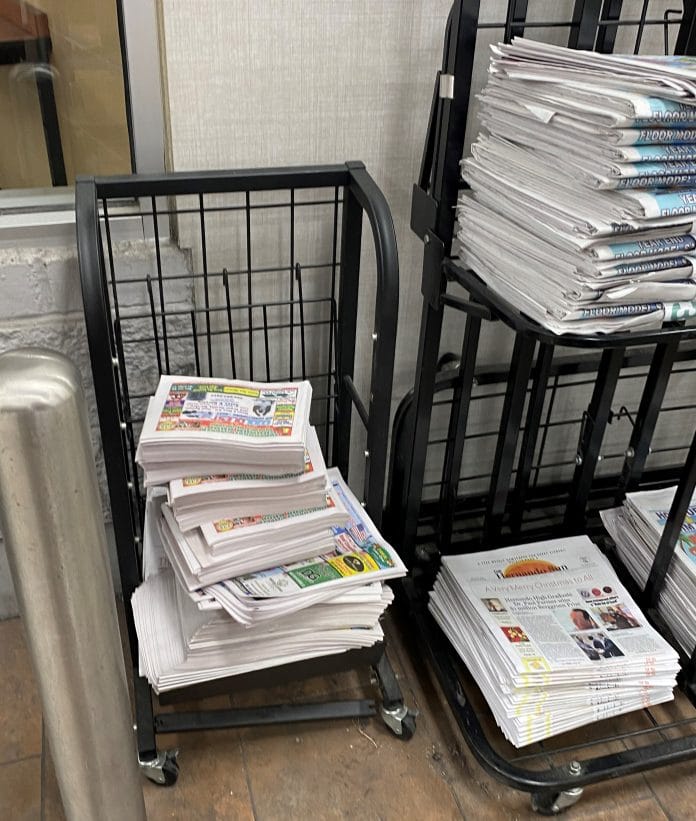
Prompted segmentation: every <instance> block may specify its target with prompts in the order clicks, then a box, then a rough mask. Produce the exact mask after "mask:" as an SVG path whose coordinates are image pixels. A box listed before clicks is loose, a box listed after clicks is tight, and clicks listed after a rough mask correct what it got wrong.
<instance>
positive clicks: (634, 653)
mask: <svg viewBox="0 0 696 821" xmlns="http://www.w3.org/2000/svg"><path fill="white" fill-rule="evenodd" d="M429 608H430V611H431V612H432V614H433V616H434V618H435V619H436V620H437V622H438V623H439V625H440V626H441V628H442V630H443V631H444V632H445V634H446V635H447V637H448V638H449V640H450V641H451V643H452V645H453V646H454V648H455V649H456V650H457V652H458V653H459V655H460V656H461V658H462V659H463V661H464V662H465V664H466V665H467V667H468V668H469V670H470V671H471V674H472V675H473V677H474V679H475V680H476V682H477V683H478V685H479V687H480V688H481V691H482V693H483V695H484V696H485V698H486V700H487V701H488V704H489V705H490V707H491V710H492V712H493V715H494V716H495V719H496V721H497V722H498V724H499V726H500V727H501V729H502V730H503V732H504V734H505V736H506V737H507V738H508V739H509V741H510V742H511V743H512V744H514V745H515V746H516V747H522V746H525V745H527V744H531V743H533V742H536V741H540V740H542V739H544V738H548V737H549V736H553V735H556V734H558V733H561V732H564V731H566V730H570V729H573V728H575V727H579V726H582V725H584V724H588V723H590V722H592V721H597V720H599V719H603V718H608V717H610V716H615V715H619V714H621V713H626V712H629V711H631V710H635V709H638V708H641V707H647V706H650V705H653V704H660V703H662V702H665V701H669V700H671V699H672V698H673V689H674V686H675V683H676V674H677V671H678V665H679V659H678V655H677V653H676V652H675V651H674V649H673V648H672V647H670V645H669V644H668V643H667V642H666V641H665V640H664V639H663V638H662V637H661V636H660V635H659V634H658V633H657V632H656V631H655V630H654V629H653V628H652V627H651V626H650V625H649V624H648V623H647V620H646V619H645V617H644V616H643V614H642V613H641V611H640V610H639V608H638V606H637V605H636V603H635V602H634V601H633V599H632V598H631V597H630V595H629V594H628V592H627V590H626V589H625V588H624V587H623V585H622V584H621V583H620V582H619V580H618V578H617V577H616V574H615V573H614V571H613V569H612V567H611V565H610V563H609V562H608V560H607V559H606V558H605V557H604V556H603V554H602V553H601V552H600V551H599V549H598V548H597V547H596V546H595V545H594V544H593V543H592V542H591V541H590V540H589V539H588V538H587V537H585V536H579V537H574V538H568V539H555V540H551V541H546V542H537V543H535V544H528V545H521V546H517V547H508V548H501V549H498V550H490V551H485V552H481V553H473V554H468V555H461V556H448V557H444V558H443V560H442V568H441V570H440V572H439V574H438V577H437V579H436V582H435V585H434V588H433V590H432V592H431V594H430V602H429Z"/></svg>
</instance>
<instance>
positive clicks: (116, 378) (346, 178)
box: [76, 162, 414, 784]
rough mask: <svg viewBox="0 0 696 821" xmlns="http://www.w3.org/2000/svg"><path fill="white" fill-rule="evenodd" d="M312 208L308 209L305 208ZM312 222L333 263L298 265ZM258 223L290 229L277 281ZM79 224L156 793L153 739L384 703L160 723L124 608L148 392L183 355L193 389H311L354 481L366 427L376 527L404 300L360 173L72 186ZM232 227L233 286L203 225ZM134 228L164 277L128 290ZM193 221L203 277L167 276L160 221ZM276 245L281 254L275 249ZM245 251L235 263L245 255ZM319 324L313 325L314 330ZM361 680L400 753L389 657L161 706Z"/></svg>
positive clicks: (177, 695)
mask: <svg viewBox="0 0 696 821" xmlns="http://www.w3.org/2000/svg"><path fill="white" fill-rule="evenodd" d="M263 192H274V194H273V196H275V199H272V198H271V199H269V198H268V194H263ZM307 192H308V193H307ZM217 195H224V196H225V197H229V198H230V201H229V202H227V200H223V202H224V203H226V204H222V205H219V204H217V203H218V202H219V199H218V200H215V199H211V198H214V197H215V196H217ZM235 196H236V197H237V199H236V200H235V199H234V197H235ZM307 196H310V197H311V198H310V199H307ZM178 197H188V200H187V201H186V202H187V203H188V202H191V201H192V202H193V205H189V204H184V205H183V206H181V205H180V204H179V203H180V201H179V200H178V199H177V198H178ZM278 197H280V199H278ZM160 198H163V199H160ZM164 198H166V199H164ZM191 198H192V199H191ZM240 198H241V199H240ZM124 201H125V202H127V203H130V205H131V207H130V208H126V209H125V211H123V210H122V211H119V210H118V209H117V208H116V205H117V204H118V203H123V202H124ZM230 203H231V204H230ZM308 207H317V208H320V209H322V214H323V215H324V217H325V219H326V220H327V221H328V222H327V224H328V228H327V230H328V231H329V232H330V235H331V241H330V248H331V250H330V258H329V259H328V260H326V262H325V264H324V263H323V262H322V263H321V264H319V263H312V264H308V265H305V266H303V265H302V264H301V262H302V260H301V257H300V250H299V249H298V247H297V242H296V221H297V218H296V214H297V213H298V212H299V210H300V209H302V208H308ZM257 210H258V211H259V212H261V211H263V212H264V213H269V210H273V212H274V213H275V214H277V215H278V218H279V219H283V220H287V221H286V223H285V224H287V225H288V226H289V227H288V232H289V246H290V247H289V249H288V250H289V257H290V259H289V261H288V263H287V264H283V265H280V266H278V267H268V266H266V267H261V266H255V265H254V263H253V260H252V247H253V243H252V234H253V233H254V231H252V223H253V222H254V220H252V216H253V215H254V214H256V212H257ZM76 212H77V240H78V255H79V266H80V274H81V281H82V292H83V300H84V309H85V320H86V327H87V338H88V342H89V351H90V357H91V363H92V375H93V379H94V387H95V392H96V400H97V409H98V414H99V424H100V429H101V437H102V442H103V448H104V458H105V462H106V466H107V479H108V487H109V495H110V505H111V512H112V518H113V525H114V531H115V537H116V546H117V553H118V563H119V570H120V577H121V589H122V593H123V598H124V601H125V604H126V607H125V613H126V625H127V632H128V639H129V645H130V654H131V664H132V671H133V681H134V689H135V711H136V727H137V746H138V754H139V758H140V761H141V764H142V765H143V768H144V770H145V772H146V774H148V775H149V776H150V777H151V778H153V780H157V781H158V782H160V783H166V784H170V783H173V781H174V780H175V778H176V773H177V772H178V770H176V771H172V768H171V766H170V765H171V755H170V754H165V755H164V756H163V755H161V754H159V755H158V752H157V746H156V734H158V733H172V732H181V731H187V730H201V729H216V728H222V727H239V726H249V725H261V724H268V723H278V722H292V721H310V720H320V719H331V718H333V719H337V718H346V717H350V716H352V717H364V716H368V715H373V714H375V712H377V707H376V705H375V702H374V700H371V699H361V700H356V701H338V702H320V703H316V702H315V703H310V704H283V705H262V706H260V707H257V708H249V709H227V710H200V711H196V712H183V713H182V712H174V713H162V714H158V715H155V714H154V711H153V700H152V692H151V689H150V686H149V684H148V683H147V681H146V680H145V679H144V678H142V677H140V676H139V674H138V638H137V634H136V631H135V625H134V622H133V614H132V611H131V607H130V599H131V595H132V593H133V591H134V590H135V588H136V587H137V586H138V585H139V584H140V582H141V580H142V567H141V561H142V558H141V544H142V541H141V539H142V528H143V517H144V494H143V488H142V477H141V475H140V474H139V471H138V469H137V466H136V463H135V445H136V442H137V438H138V430H139V426H140V424H141V423H142V421H143V416H144V410H143V411H142V412H139V407H141V408H142V402H143V401H145V400H146V397H147V396H148V395H150V394H151V393H153V392H154V389H155V388H156V384H157V381H158V380H159V375H160V374H162V373H169V372H171V371H170V366H171V365H173V364H174V359H175V355H174V348H175V346H176V345H182V344H184V345H186V346H187V348H186V351H187V353H186V356H187V357H188V360H187V361H188V362H189V363H190V365H191V366H192V365H193V363H194V362H195V372H196V374H197V375H201V373H203V374H205V375H207V376H211V377H214V376H228V377H229V376H232V377H238V378H249V379H253V378H254V377H256V378H257V379H258V378H259V377H261V378H265V379H266V380H269V379H271V378H273V379H274V380H285V379H293V378H295V379H297V378H307V379H309V380H310V381H311V382H312V383H313V385H314V387H315V393H314V399H313V409H312V416H313V421H314V424H315V425H316V426H317V429H318V433H319V436H320V439H321V440H322V444H323V448H324V450H325V455H326V456H327V462H329V463H330V464H334V465H336V466H338V467H339V469H340V470H341V472H342V473H343V475H344V476H346V477H347V476H348V468H349V462H350V459H349V457H350V449H351V441H350V434H351V427H352V421H353V419H354V418H355V416H354V414H353V408H354V407H355V410H356V412H357V418H358V420H359V421H360V423H361V424H362V425H363V426H364V428H365V431H366V441H367V446H366V450H365V464H364V471H363V494H364V495H363V499H364V500H365V501H364V502H363V504H364V505H365V507H366V509H367V510H368V512H369V514H370V516H371V517H372V518H373V520H374V521H375V522H376V523H377V525H378V526H379V524H380V522H381V517H382V507H383V495H384V482H385V475H386V467H387V444H388V436H389V413H390V402H391V390H392V388H391V385H392V373H393V365H394V349H395V340H396V322H397V314H398V289H399V278H398V277H399V275H398V257H397V250H396V239H395V234H394V227H393V223H392V218H391V214H390V211H389V207H388V205H387V202H386V200H385V198H384V196H383V194H382V192H381V191H380V190H379V188H378V186H377V185H376V183H375V182H374V180H373V179H372V178H371V177H370V175H369V174H368V172H367V171H366V169H365V167H364V165H363V164H362V163H360V162H349V163H345V164H344V165H333V166H316V167H296V168H276V169H252V170H245V171H219V172H218V171H216V172H200V173H172V174H163V175H151V176H146V175H133V176H124V177H104V178H102V177H99V178H80V179H78V181H77V186H76ZM234 213H236V214H237V216H241V217H242V218H243V219H244V220H245V223H246V231H245V233H246V236H245V240H244V239H242V247H244V248H245V258H246V266H244V267H243V269H241V270H239V271H228V270H227V269H225V268H222V270H216V271H213V270H211V266H210V265H209V257H210V253H209V248H210V240H211V234H210V231H209V229H208V230H207V229H206V220H210V219H211V218H212V215H214V214H217V215H220V214H234ZM133 214H135V215H136V219H137V220H140V221H142V226H143V230H144V232H145V235H146V236H147V234H148V232H149V233H150V235H151V238H150V246H149V247H150V249H151V251H152V252H154V258H155V259H154V263H155V265H154V274H153V275H150V274H147V275H146V276H144V277H139V278H134V277H132V276H130V277H127V278H126V277H123V276H122V273H121V272H120V266H119V264H118V263H119V257H118V253H119V246H118V245H117V243H116V240H115V239H114V236H115V232H116V230H117V226H118V221H119V219H123V218H124V217H125V218H128V219H131V220H132V219H133ZM184 215H189V219H195V220H196V221H197V223H199V228H198V229H197V230H198V233H197V237H198V240H197V241H198V242H199V246H198V250H199V251H200V255H201V262H202V270H201V271H200V272H192V273H187V274H183V275H181V274H171V272H168V271H167V270H166V268H167V266H166V264H165V263H164V262H163V259H162V248H163V232H166V231H167V225H166V221H170V222H171V223H172V224H171V226H170V229H171V230H173V231H176V230H177V225H176V224H175V223H174V222H173V221H174V220H175V219H181V218H182V217H183V216H184ZM364 216H365V217H366V218H367V222H368V223H369V226H370V229H371V231H370V234H371V236H370V238H371V240H372V242H373V244H374V250H375V263H376V299H375V306H374V325H373V327H374V332H373V334H372V342H371V345H372V351H371V374H370V377H369V397H370V398H369V401H368V402H366V403H363V401H362V399H361V397H360V395H359V393H358V391H357V389H356V387H355V384H354V381H353V379H354V372H355V352H356V327H357V325H356V323H357V319H358V288H359V282H360V264H361V244H362V232H363V221H364V220H363V217H364ZM243 233H244V231H242V234H243ZM244 241H245V242H246V244H245V246H244ZM270 242H272V243H273V242H275V244H276V245H277V244H278V239H277V234H276V236H275V237H274V238H272V239H271V240H270ZM145 244H146V245H147V241H146V243H145ZM274 247H275V246H274ZM236 251H237V252H239V251H240V246H239V245H237V247H236ZM269 275H271V276H273V277H275V278H276V279H277V280H279V281H280V282H281V283H283V284H282V287H283V288H284V289H285V288H287V290H288V292H289V293H288V297H287V298H283V299H276V300H272V301H271V300H268V299H267V300H266V301H255V299H254V291H255V290H257V293H258V287H259V286H258V282H259V277H262V276H266V277H268V276H269ZM235 276H237V277H241V278H242V287H241V289H240V292H241V293H242V294H243V295H244V297H246V298H243V299H242V300H241V301H240V302H233V299H232V297H231V293H233V291H232V287H231V281H232V278H233V277H235ZM182 278H183V279H186V280H187V281H190V283H191V288H192V293H193V303H192V305H187V306H185V307H183V308H176V306H174V305H168V304H167V301H168V298H169V296H170V292H169V291H168V289H169V288H171V287H173V286H174V284H175V283H176V281H177V280H181V279H182ZM310 279H313V284H314V285H315V286H320V287H321V288H322V295H320V296H315V297H312V298H306V297H305V296H304V292H303V283H304V289H305V290H306V288H307V285H308V283H309V280H310ZM137 286H140V287H141V288H143V286H144V289H145V291H146V293H147V301H148V302H149V305H148V304H147V303H146V307H145V308H144V309H142V310H135V311H133V310H130V311H126V310H125V309H124V306H123V304H122V301H123V300H122V297H123V294H124V293H125V289H127V288H133V287H137ZM196 286H198V288H199V290H200V288H201V287H202V289H203V294H202V295H198V299H197V298H196V297H197V295H196V292H195V288H196ZM216 295H217V297H218V299H217V301H215V297H216ZM119 297H121V299H119ZM201 302H202V303H203V304H200V303H201ZM316 309H320V310H321V312H322V313H321V315H316ZM310 310H312V311H314V314H315V315H314V317H313V318H312V317H307V318H306V313H309V312H310ZM274 313H275V314H276V315H277V314H279V313H281V314H282V316H281V318H279V319H276V320H273V318H272V317H273V314H274ZM269 316H270V317H271V320H270V321H269ZM368 321H369V319H368ZM143 323H145V328H149V331H147V332H145V333H143ZM182 328H183V330H182ZM271 334H276V335H277V334H283V335H284V336H283V338H282V342H283V344H285V346H286V347H285V349H284V350H288V352H289V367H288V368H287V370H283V368H284V367H285V364H286V363H282V364H281V363H279V362H277V361H271V358H270V355H269V335H271ZM320 334H323V344H324V345H325V348H324V349H323V350H325V351H326V352H327V356H326V358H325V360H323V361H325V362H326V364H325V366H324V367H323V368H322V369H320V372H317V373H308V371H307V361H308V360H310V359H311V357H310V355H309V354H308V351H309V348H310V345H313V346H315V347H316V346H319V347H320V344H319V343H320V342H322V337H320ZM228 347H229V351H228ZM134 350H135V351H140V352H142V351H143V350H145V351H149V352H150V353H149V354H148V356H149V358H150V365H151V366H152V367H151V368H150V372H149V376H148V375H146V377H145V381H146V382H147V384H146V385H145V386H144V387H143V388H140V389H139V392H138V393H135V392H134V391H133V385H134V384H135V382H136V380H140V382H141V383H142V380H143V375H142V373H138V371H139V370H142V368H143V365H142V362H143V360H142V358H141V359H140V362H139V363H138V361H136V359H135V358H134V356H133V352H134ZM220 350H222V351H224V352H225V356H224V357H223V359H224V364H223V365H220V364H219V358H218V353H219V351H220ZM312 350H314V348H313V349H312ZM242 353H245V354H246V356H247V359H246V367H243V365H242V357H241V354H242ZM309 353H310V354H311V353H312V351H309ZM262 354H263V355H262ZM155 365H156V367H155ZM255 366H256V372H254V368H255ZM242 371H246V372H242ZM129 386H130V387H129ZM317 388H318V391H317ZM359 666H371V667H372V669H373V671H374V673H375V676H376V679H377V683H378V684H379V687H380V690H381V695H382V706H381V709H382V716H383V718H384V719H385V722H386V723H387V725H388V726H389V727H390V728H391V729H392V730H393V731H394V732H395V733H396V734H397V735H401V737H402V738H404V739H407V738H408V737H410V735H411V734H412V732H413V729H414V724H413V716H412V715H411V714H410V713H408V712H407V710H406V708H405V707H404V704H403V697H402V694H401V691H400V688H399V685H398V683H397V680H396V677H395V675H394V672H393V670H392V668H391V665H390V663H389V660H388V658H387V655H386V652H385V648H384V643H383V642H382V643H379V644H377V645H375V646H374V647H371V648H367V649H365V650H355V651H350V652H347V653H343V654H339V655H338V656H328V657H325V658H323V659H313V660H310V661H307V662H298V663H294V664H286V665H283V666H280V667H275V668H270V669H269V670H265V671H260V672H258V673H249V674H246V675H240V676H234V677H230V678H227V679H223V680H219V681H216V682H210V683H208V685H202V686H198V687H187V688H184V689H183V690H178V691H175V692H174V693H166V694H163V695H162V696H161V697H160V703H173V702H174V701H177V700H181V699H184V700H191V699H194V698H200V697H205V696H207V695H209V694H211V693H212V692H215V693H220V692H225V693H231V692H234V691H238V690H243V689H249V688H253V687H259V686H268V685H269V684H279V683H282V682H285V681H290V680H298V679H302V678H307V677H310V676H316V675H324V674H329V673H336V672H339V671H341V670H348V669H353V668H355V667H359ZM167 756H169V758H167ZM163 767H164V772H163ZM168 767H169V769H167V768H168ZM153 770H155V771H156V772H153Z"/></svg>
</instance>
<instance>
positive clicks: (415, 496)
mask: <svg viewBox="0 0 696 821" xmlns="http://www.w3.org/2000/svg"><path fill="white" fill-rule="evenodd" d="M442 315H443V308H442V306H438V307H437V308H433V307H432V305H431V304H430V303H429V302H428V300H424V301H423V314H422V318H421V333H420V341H419V346H418V360H417V361H418V366H417V369H416V381H415V387H414V397H413V402H414V407H415V414H414V422H413V430H412V431H411V432H410V433H407V435H406V436H405V438H404V441H405V442H406V444H407V446H408V445H410V446H411V456H410V460H409V461H408V466H407V471H406V472H407V475H406V481H405V483H404V485H405V488H404V496H405V498H404V500H403V504H402V505H401V506H400V507H401V510H403V511H404V516H403V518H402V522H401V525H400V526H398V529H397V530H396V533H395V535H394V541H395V542H396V544H397V545H399V546H400V550H401V555H402V558H403V560H404V561H405V562H406V564H407V565H409V566H411V565H412V564H413V559H414V554H415V542H416V531H417V530H418V514H419V512H420V505H421V495H422V492H423V477H424V475H425V458H426V453H427V450H428V433H429V431H430V417H431V414H432V408H433V396H434V394H435V377H436V375H437V374H436V372H437V356H438V352H439V349H440V336H441V334H442Z"/></svg>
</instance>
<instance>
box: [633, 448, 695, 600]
mask: <svg viewBox="0 0 696 821" xmlns="http://www.w3.org/2000/svg"><path fill="white" fill-rule="evenodd" d="M694 488H696V433H694V437H693V439H692V440H691V447H690V448H689V453H688V455H687V457H686V462H685V464H684V469H683V470H682V474H681V478H680V479H679V484H678V485H677V492H676V493H675V494H674V501H673V502H672V507H671V508H670V510H669V515H668V516H667V521H666V522H665V527H664V529H663V531H662V537H661V538H660V544H659V545H658V548H657V553H656V554H655V559H654V560H653V564H652V567H651V568H650V575H649V576H648V582H647V584H646V585H645V600H646V603H647V606H648V607H656V606H657V600H658V599H659V597H660V591H661V590H662V585H663V584H664V581H665V576H666V575H667V570H668V569H669V565H670V563H671V561H672V558H673V556H674V547H675V545H676V544H677V539H678V538H679V535H680V533H681V529H682V525H683V523H684V517H685V516H686V511H687V510H688V509H689V506H690V505H691V498H692V496H693V494H694Z"/></svg>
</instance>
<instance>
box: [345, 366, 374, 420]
mask: <svg viewBox="0 0 696 821" xmlns="http://www.w3.org/2000/svg"><path fill="white" fill-rule="evenodd" d="M343 384H344V385H345V388H346V391H347V392H348V395H349V396H350V398H351V400H352V402H353V404H354V405H355V410H356V411H357V412H358V416H359V417H360V419H361V421H362V423H363V425H365V428H366V429H367V428H369V426H370V414H369V413H368V411H367V408H366V407H365V405H364V403H363V401H362V399H361V398H360V394H359V393H358V389H357V388H356V387H355V383H354V382H353V380H352V378H351V377H350V376H348V374H345V375H344V376H343Z"/></svg>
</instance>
